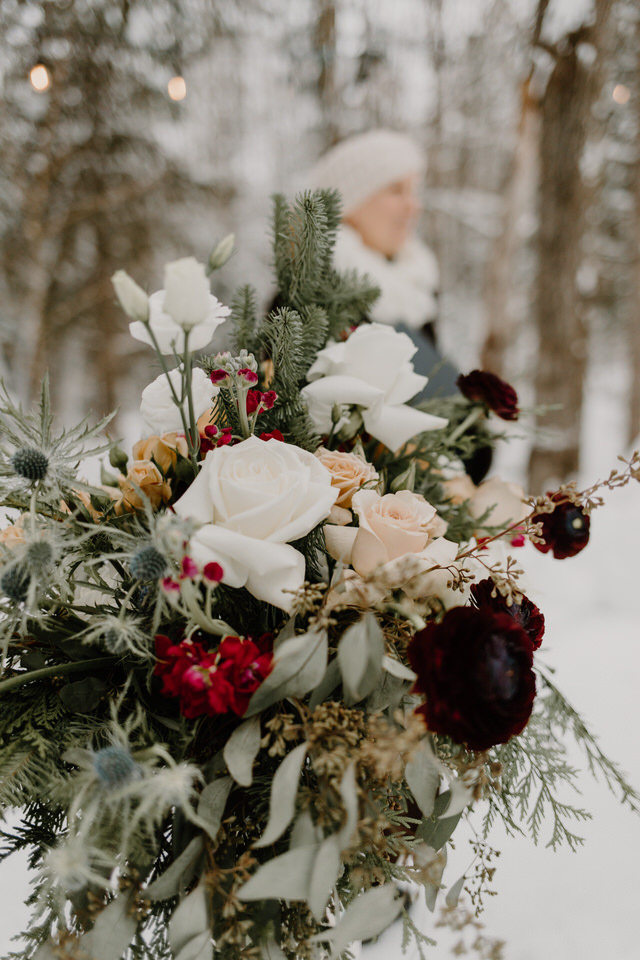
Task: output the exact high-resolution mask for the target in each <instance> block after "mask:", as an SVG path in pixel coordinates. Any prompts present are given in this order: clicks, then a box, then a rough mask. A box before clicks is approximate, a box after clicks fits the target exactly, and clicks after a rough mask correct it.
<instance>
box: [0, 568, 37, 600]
mask: <svg viewBox="0 0 640 960" xmlns="http://www.w3.org/2000/svg"><path fill="white" fill-rule="evenodd" d="M30 582H31V574H30V573H29V571H28V570H27V568H26V567H25V565H24V564H23V563H14V564H12V565H11V566H10V567H7V569H6V570H5V571H4V573H3V574H2V576H1V577H0V590H1V591H2V593H4V595H5V596H6V597H9V599H10V600H13V602H14V603H23V602H24V601H25V600H26V599H27V594H28V592H29V584H30Z"/></svg>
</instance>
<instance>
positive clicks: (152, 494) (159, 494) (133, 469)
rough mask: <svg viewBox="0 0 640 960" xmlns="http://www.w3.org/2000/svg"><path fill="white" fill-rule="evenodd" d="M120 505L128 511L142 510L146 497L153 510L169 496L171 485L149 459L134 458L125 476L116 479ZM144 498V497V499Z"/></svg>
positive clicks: (167, 499)
mask: <svg viewBox="0 0 640 960" xmlns="http://www.w3.org/2000/svg"><path fill="white" fill-rule="evenodd" d="M118 483H119V485H120V490H121V493H122V507H123V508H124V509H125V510H126V511H127V512H128V513H133V512H134V511H135V510H143V509H144V508H145V506H146V499H148V501H149V503H150V504H151V508H152V509H153V510H157V508H158V507H159V506H160V504H161V503H167V502H168V501H169V499H170V497H171V487H170V485H169V484H168V483H167V482H166V480H164V478H163V476H162V474H161V473H160V471H159V470H158V468H157V467H156V465H155V463H152V462H151V460H134V462H133V463H132V464H131V466H130V467H129V471H128V473H127V476H126V477H120V478H119V479H118ZM145 498H146V499H145Z"/></svg>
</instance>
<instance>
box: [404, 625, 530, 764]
mask: <svg viewBox="0 0 640 960" xmlns="http://www.w3.org/2000/svg"><path fill="white" fill-rule="evenodd" d="M408 656H409V663H410V664H411V666H412V667H413V670H414V671H415V672H416V674H417V675H418V679H417V680H416V682H415V685H414V690H415V691H416V692H419V693H424V694H425V698H426V700H425V703H424V704H423V705H422V706H421V707H418V712H419V713H422V714H423V715H424V718H425V721H426V724H427V727H428V729H429V730H431V731H432V732H434V733H443V734H446V735H447V736H449V737H451V738H452V739H453V740H455V741H456V742H457V743H463V744H466V746H467V747H469V748H471V749H472V750H488V749H489V747H492V746H494V745H495V744H497V743H506V741H507V740H509V739H510V738H511V737H513V736H515V734H517V733H520V732H521V731H522V730H523V729H524V727H525V726H526V724H527V721H528V720H529V717H530V716H531V710H532V708H533V701H534V698H535V694H536V680H535V675H534V673H533V669H532V664H533V644H532V643H531V640H530V639H529V637H528V636H527V634H526V632H525V631H524V630H523V629H522V627H521V626H520V625H519V624H518V623H517V622H516V621H515V620H514V619H513V617H511V616H510V615H509V614H507V613H496V612H494V611H493V610H490V609H489V608H488V607H482V608H480V609H478V608H475V607H453V608H452V609H451V610H448V611H447V613H445V615H444V617H443V618H442V620H441V621H440V623H429V624H427V626H426V627H425V628H424V630H420V632H419V633H417V634H416V635H415V636H414V637H413V639H412V640H411V643H410V644H409V650H408Z"/></svg>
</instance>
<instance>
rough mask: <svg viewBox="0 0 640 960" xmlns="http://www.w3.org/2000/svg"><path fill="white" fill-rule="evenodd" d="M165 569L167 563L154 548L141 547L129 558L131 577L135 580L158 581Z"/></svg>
mask: <svg viewBox="0 0 640 960" xmlns="http://www.w3.org/2000/svg"><path fill="white" fill-rule="evenodd" d="M166 569H167V561H166V559H165V557H163V556H162V554H161V553H160V551H159V550H156V548H155V547H142V548H141V549H140V550H138V551H137V553H135V554H134V555H133V557H132V558H131V576H132V577H135V579H136V580H143V581H145V582H146V581H148V580H158V579H159V578H160V577H161V576H162V574H163V573H164V572H165V570H166Z"/></svg>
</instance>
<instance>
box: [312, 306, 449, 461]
mask: <svg viewBox="0 0 640 960" xmlns="http://www.w3.org/2000/svg"><path fill="white" fill-rule="evenodd" d="M416 349H417V348H416V347H415V346H414V344H413V343H412V341H411V339H410V338H409V337H408V336H407V335H406V333H399V332H398V331H397V330H394V329H393V328H392V327H389V326H387V325H386V324H382V323H369V324H363V325H362V326H360V327H358V329H357V330H355V331H354V332H353V333H352V334H351V336H350V337H349V338H348V339H347V340H346V341H344V342H343V343H330V344H329V345H328V346H327V347H325V348H324V350H321V351H320V352H319V353H318V356H317V358H316V360H315V362H314V363H313V365H312V366H311V368H310V369H309V372H308V373H307V379H308V380H309V381H311V382H310V383H309V384H308V385H307V386H306V387H304V388H303V390H302V395H303V397H304V398H305V400H306V402H307V407H308V410H309V416H310V417H311V420H312V422H313V425H314V427H315V428H316V430H318V431H319V432H320V433H323V434H326V433H329V432H330V431H331V428H332V426H333V425H334V423H333V416H334V409H335V407H336V406H338V407H351V406H357V407H359V408H360V412H361V414H362V419H363V421H364V426H365V429H366V430H367V432H368V433H370V434H371V435H372V436H374V437H376V438H377V439H378V440H381V441H382V443H384V444H385V446H387V447H389V449H390V450H397V449H398V448H399V447H401V446H403V445H404V444H405V443H407V441H408V440H410V439H411V437H414V436H416V434H418V433H423V432H424V431H426V430H439V429H440V428H441V427H444V426H446V424H447V421H446V420H445V419H443V418H442V417H435V416H433V415H432V414H430V413H424V412H423V411H421V410H416V409H414V408H413V407H409V406H407V401H408V400H410V399H411V398H412V397H414V396H415V395H416V393H419V391H420V390H422V388H423V387H424V386H425V384H426V383H427V377H423V376H421V375H420V374H417V373H416V372H415V370H414V369H413V363H412V362H411V358H412V357H413V355H414V354H415V352H416ZM338 429H339V425H338Z"/></svg>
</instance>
